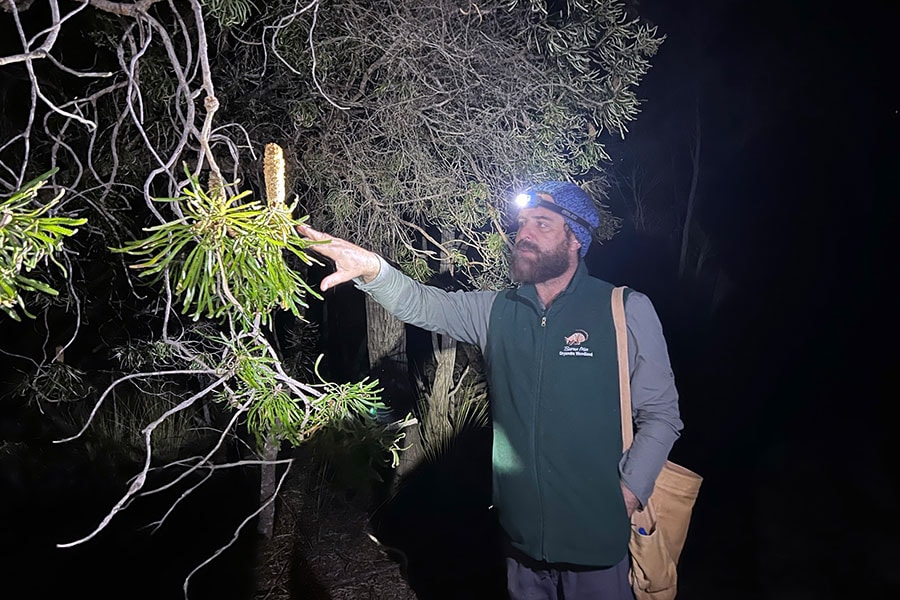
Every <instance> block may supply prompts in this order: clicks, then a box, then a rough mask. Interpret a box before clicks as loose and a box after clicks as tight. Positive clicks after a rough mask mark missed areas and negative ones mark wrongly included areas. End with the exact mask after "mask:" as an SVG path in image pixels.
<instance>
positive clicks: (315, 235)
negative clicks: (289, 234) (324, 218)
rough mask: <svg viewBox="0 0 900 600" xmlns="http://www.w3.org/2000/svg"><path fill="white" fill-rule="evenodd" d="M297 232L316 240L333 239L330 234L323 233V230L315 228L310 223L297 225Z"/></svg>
mask: <svg viewBox="0 0 900 600" xmlns="http://www.w3.org/2000/svg"><path fill="white" fill-rule="evenodd" d="M297 233H299V234H300V235H302V236H303V237H305V238H309V239H311V240H312V241H314V242H324V241H327V240H330V239H331V237H330V236H328V235H326V234H324V233H322V232H321V231H318V230H316V229H313V228H312V227H310V226H309V225H297Z"/></svg>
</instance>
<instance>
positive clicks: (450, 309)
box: [356, 259, 683, 505]
mask: <svg viewBox="0 0 900 600" xmlns="http://www.w3.org/2000/svg"><path fill="white" fill-rule="evenodd" d="M380 260H381V271H380V272H379V274H378V276H377V277H376V278H375V279H374V280H372V281H371V282H369V283H363V282H362V281H361V280H357V281H356V285H357V287H358V288H359V289H360V290H362V291H363V292H365V293H367V294H369V295H371V296H372V298H373V299H374V300H375V301H376V302H378V303H379V304H381V305H382V306H383V307H384V308H385V309H386V310H387V311H388V312H390V313H391V314H393V315H394V316H396V317H397V318H398V319H400V320H401V321H404V322H406V323H409V324H411V325H415V326H417V327H421V328H423V329H426V330H429V331H436V332H438V333H441V334H443V335H449V336H450V337H452V338H455V339H457V340H459V341H462V342H467V343H470V344H477V345H478V346H479V347H480V348H481V349H482V351H483V350H484V349H485V345H486V343H487V333H488V322H489V319H490V314H491V306H492V305H493V302H494V298H495V297H496V296H497V293H498V292H446V291H444V290H441V289H440V288H436V287H433V286H428V285H423V284H421V283H418V282H416V281H414V280H412V279H410V278H409V277H407V276H406V275H403V274H402V273H401V272H399V271H398V270H397V269H395V268H393V267H391V266H390V265H389V264H387V262H385V261H384V260H383V259H380ZM625 321H626V325H627V330H628V364H629V371H630V374H631V405H632V416H633V418H634V441H633V443H632V445H631V448H630V449H629V450H628V451H627V452H625V453H624V454H623V456H622V459H621V461H620V462H619V473H620V476H621V478H622V481H623V483H624V484H625V485H626V486H627V487H628V489H629V490H631V491H632V493H633V494H634V495H635V496H637V498H638V500H640V502H641V505H646V503H647V500H648V498H649V497H650V494H651V493H652V491H653V485H654V482H655V481H656V477H657V475H659V471H660V470H661V469H662V466H663V464H664V463H665V461H666V458H667V457H668V455H669V451H670V450H671V449H672V445H673V444H674V443H675V440H676V439H678V436H679V434H680V432H681V429H682V427H683V424H682V422H681V418H680V415H679V411H678V391H677V389H676V388H675V377H674V374H673V373H672V367H671V364H670V362H669V353H668V348H667V346H666V340H665V337H664V336H663V331H662V325H661V324H660V322H659V318H658V317H657V315H656V310H655V309H654V308H653V304H652V303H651V302H650V299H649V298H647V296H645V295H644V294H641V293H639V292H635V291H632V292H631V293H630V294H628V296H627V300H626V302H625Z"/></svg>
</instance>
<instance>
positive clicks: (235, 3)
mask: <svg viewBox="0 0 900 600" xmlns="http://www.w3.org/2000/svg"><path fill="white" fill-rule="evenodd" d="M203 5H204V6H205V7H206V8H207V9H208V10H209V14H210V15H212V16H213V18H215V19H216V20H217V21H218V22H219V25H221V26H222V27H231V26H233V25H243V24H244V23H246V22H247V19H249V18H250V13H251V12H252V11H253V10H255V9H256V5H255V4H254V3H253V2H252V0H203Z"/></svg>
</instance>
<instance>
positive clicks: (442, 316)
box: [354, 256, 497, 351]
mask: <svg viewBox="0 0 900 600" xmlns="http://www.w3.org/2000/svg"><path fill="white" fill-rule="evenodd" d="M378 260H379V261H380V262H381V270H380V271H379V273H378V276H377V277H375V279H373V280H372V281H370V282H369V283H364V282H363V281H362V280H361V279H356V280H354V282H355V283H356V287H358V288H359V289H360V290H362V291H363V292H365V293H366V294H369V295H370V296H372V298H373V299H374V300H375V301H376V302H378V304H380V305H381V306H383V307H384V308H385V310H387V311H388V312H389V313H391V314H392V315H394V316H395V317H397V318H398V319H400V320H401V321H403V322H404V323H409V324H410V325H415V326H416V327H421V328H422V329H425V330H427V331H434V332H437V333H440V334H442V335H448V336H450V337H452V338H453V339H455V340H458V341H460V342H466V343H469V344H473V345H474V344H477V345H478V346H479V347H480V348H481V350H482V351H484V347H485V344H486V343H487V329H488V322H489V320H490V315H491V307H492V306H493V303H494V298H496V296H497V292H447V291H445V290H442V289H440V288H437V287H434V286H431V285H425V284H422V283H419V282H417V281H415V280H413V279H411V278H410V277H407V276H406V275H404V274H403V273H401V272H400V271H398V270H397V269H395V268H394V267H392V266H391V265H389V264H388V263H387V262H386V261H385V260H384V259H383V258H381V257H380V256H379V257H378Z"/></svg>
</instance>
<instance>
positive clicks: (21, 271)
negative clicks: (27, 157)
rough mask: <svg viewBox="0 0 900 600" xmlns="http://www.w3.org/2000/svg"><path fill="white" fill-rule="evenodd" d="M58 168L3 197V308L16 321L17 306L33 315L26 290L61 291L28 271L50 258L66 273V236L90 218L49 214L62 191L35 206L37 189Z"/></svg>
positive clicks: (0, 213) (0, 245) (0, 206)
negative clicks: (61, 254) (24, 294)
mask: <svg viewBox="0 0 900 600" xmlns="http://www.w3.org/2000/svg"><path fill="white" fill-rule="evenodd" d="M55 172H56V169H52V170H50V171H48V172H46V173H44V174H43V175H41V176H40V177H37V178H36V179H34V180H32V181H29V182H28V183H26V184H24V185H23V186H22V187H21V188H20V189H18V190H17V191H16V192H14V193H13V194H12V195H11V196H10V197H8V198H6V199H5V200H2V201H0V309H2V310H3V311H4V312H5V313H6V314H7V315H9V316H10V317H11V318H13V319H15V320H16V321H18V320H20V317H19V315H18V313H17V312H16V308H17V307H18V308H19V309H21V311H22V313H23V314H25V315H26V316H29V317H32V318H33V315H31V314H30V313H29V312H28V311H27V310H26V309H25V303H24V301H23V300H22V295H21V293H22V292H23V291H34V292H43V293H45V294H50V295H51V296H56V295H57V294H58V292H57V291H56V290H55V289H53V288H52V287H50V286H49V285H47V284H46V283H44V282H42V281H38V280H37V279H33V278H31V277H28V276H27V275H25V273H30V272H31V271H33V270H34V269H36V268H37V267H38V265H39V264H41V263H42V262H44V261H45V260H49V261H50V262H52V263H53V264H54V265H56V266H57V267H58V268H59V270H60V271H62V272H63V274H65V273H66V269H65V267H64V266H63V264H62V263H61V262H59V260H57V258H56V255H57V254H58V253H59V252H60V251H61V250H62V246H63V241H64V240H65V238H67V237H70V236H72V235H74V234H75V233H76V231H77V229H76V228H77V227H80V226H81V225H84V224H85V223H86V222H87V219H75V218H71V217H55V216H46V215H47V213H48V212H49V211H50V209H52V208H53V207H54V206H55V205H56V204H58V203H59V201H60V200H61V198H62V194H59V195H58V196H56V197H55V198H53V199H52V200H51V201H50V202H48V203H46V204H44V205H43V206H39V207H37V208H32V203H33V201H34V199H35V197H36V196H37V193H38V191H39V190H40V189H41V187H43V185H44V184H45V183H46V182H47V180H48V179H49V178H50V177H51V176H52V175H53V174H54V173H55Z"/></svg>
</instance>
